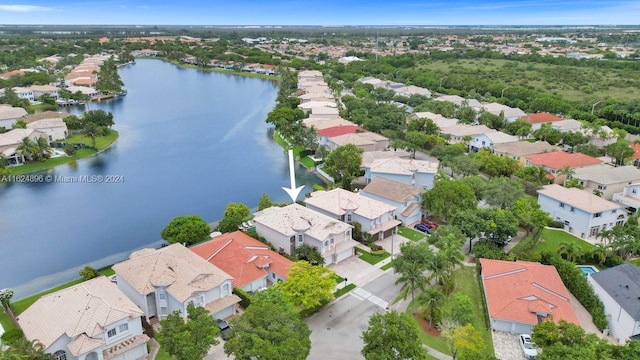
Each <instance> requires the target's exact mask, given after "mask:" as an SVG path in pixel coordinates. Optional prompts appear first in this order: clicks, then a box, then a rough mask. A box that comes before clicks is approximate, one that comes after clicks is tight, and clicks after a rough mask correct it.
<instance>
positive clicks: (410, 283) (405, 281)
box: [395, 262, 427, 314]
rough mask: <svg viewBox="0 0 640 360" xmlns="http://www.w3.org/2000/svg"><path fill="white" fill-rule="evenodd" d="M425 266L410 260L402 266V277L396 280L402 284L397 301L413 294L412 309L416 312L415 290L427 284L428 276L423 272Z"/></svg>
mask: <svg viewBox="0 0 640 360" xmlns="http://www.w3.org/2000/svg"><path fill="white" fill-rule="evenodd" d="M423 272H424V269H423V266H422V265H421V264H419V263H417V262H410V263H407V264H405V266H403V267H402V271H401V272H400V277H399V278H398V279H397V280H396V285H398V284H402V287H401V288H400V294H398V297H396V299H395V302H397V301H399V300H400V299H402V300H406V298H407V296H409V294H411V302H412V310H411V312H412V313H414V314H415V312H416V302H415V291H416V290H418V289H424V287H425V285H426V284H427V278H426V277H425V276H424V274H423Z"/></svg>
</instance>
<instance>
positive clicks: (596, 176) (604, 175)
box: [570, 164, 640, 200]
mask: <svg viewBox="0 0 640 360" xmlns="http://www.w3.org/2000/svg"><path fill="white" fill-rule="evenodd" d="M570 178H573V179H578V182H579V184H580V185H582V186H583V187H584V190H586V191H590V192H593V193H598V194H600V196H602V198H603V199H607V200H611V199H612V198H613V194H615V193H619V192H622V191H623V190H624V188H625V187H626V186H627V185H631V184H633V183H640V170H638V169H637V168H636V167H635V166H631V165H628V166H618V167H613V166H611V165H606V164H599V165H594V166H588V167H584V168H579V169H575V170H574V171H573V174H571V176H570Z"/></svg>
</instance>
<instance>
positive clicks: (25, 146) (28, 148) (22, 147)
mask: <svg viewBox="0 0 640 360" xmlns="http://www.w3.org/2000/svg"><path fill="white" fill-rule="evenodd" d="M16 150H17V151H18V152H19V153H20V155H22V156H23V157H26V158H27V159H29V160H31V159H32V158H33V156H34V155H35V154H36V151H37V150H36V143H34V142H33V140H31V139H30V138H28V137H24V138H22V141H20V144H18V146H17V147H16Z"/></svg>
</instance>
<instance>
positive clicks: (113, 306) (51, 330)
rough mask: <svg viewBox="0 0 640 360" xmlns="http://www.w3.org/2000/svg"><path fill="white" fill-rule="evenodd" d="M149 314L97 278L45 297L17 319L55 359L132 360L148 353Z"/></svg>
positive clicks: (30, 338) (29, 338)
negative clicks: (145, 329) (144, 329)
mask: <svg viewBox="0 0 640 360" xmlns="http://www.w3.org/2000/svg"><path fill="white" fill-rule="evenodd" d="M143 315H144V313H143V312H142V311H141V310H140V309H139V308H138V306H136V304H134V303H133V302H132V301H131V300H130V299H129V298H128V297H127V296H126V295H125V294H124V293H123V292H122V291H120V289H118V287H117V286H116V284H114V283H113V282H112V281H110V280H109V279H108V278H106V277H104V276H100V277H97V278H95V279H91V280H88V281H85V282H83V283H80V284H78V285H74V286H71V287H68V288H66V289H62V290H58V291H56V292H53V293H51V294H47V295H44V296H43V297H41V298H40V299H38V300H36V302H35V303H33V305H31V306H30V307H29V308H28V309H27V310H25V311H24V312H23V313H22V314H20V316H19V317H18V318H17V320H18V323H19V324H20V328H22V331H24V335H25V337H26V338H27V339H28V340H30V341H32V340H36V341H38V342H39V343H41V344H42V345H43V346H44V349H45V350H44V351H45V352H46V353H48V354H51V355H52V359H54V360H71V359H74V360H75V359H77V360H129V359H139V358H142V357H143V356H145V355H147V345H146V343H147V342H148V341H149V337H148V336H147V335H145V334H143V333H142V316H143Z"/></svg>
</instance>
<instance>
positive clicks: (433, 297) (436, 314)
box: [417, 287, 447, 329]
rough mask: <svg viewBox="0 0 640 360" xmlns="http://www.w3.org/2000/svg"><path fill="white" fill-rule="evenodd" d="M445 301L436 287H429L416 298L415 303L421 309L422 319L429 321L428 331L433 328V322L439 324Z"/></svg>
mask: <svg viewBox="0 0 640 360" xmlns="http://www.w3.org/2000/svg"><path fill="white" fill-rule="evenodd" d="M446 300H447V298H446V296H445V295H444V293H443V292H442V290H440V288H438V287H430V288H428V289H427V290H426V291H424V292H423V293H422V294H420V295H419V296H418V300H417V302H418V305H419V306H420V307H421V308H422V317H423V318H424V319H425V320H429V329H432V328H433V323H434V322H435V323H436V324H437V323H438V322H440V319H441V318H442V311H443V309H444V306H445V304H446Z"/></svg>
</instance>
